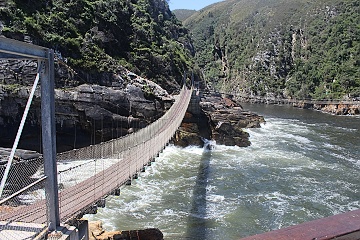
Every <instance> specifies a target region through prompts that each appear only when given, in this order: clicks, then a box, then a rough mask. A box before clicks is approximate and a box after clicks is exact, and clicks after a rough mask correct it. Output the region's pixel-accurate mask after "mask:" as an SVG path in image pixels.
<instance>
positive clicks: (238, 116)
mask: <svg viewBox="0 0 360 240" xmlns="http://www.w3.org/2000/svg"><path fill="white" fill-rule="evenodd" d="M199 99H201V100H199V106H200V108H201V111H200V114H194V113H193V112H191V109H190V110H189V109H188V112H187V114H186V115H185V118H184V120H183V123H182V125H181V127H180V129H179V130H178V132H177V134H176V137H175V140H174V142H175V144H176V145H180V146H188V145H196V146H203V145H204V139H209V140H210V139H211V140H215V141H216V143H217V144H223V145H227V146H239V147H247V146H249V145H250V141H249V134H248V133H247V132H245V131H244V130H243V129H244V128H254V127H260V123H262V122H265V120H264V118H263V117H261V116H258V115H256V114H253V113H250V112H246V111H244V110H243V108H242V107H241V106H240V105H239V104H238V103H236V102H235V101H234V100H232V99H231V98H223V97H221V95H219V94H210V95H205V96H201V97H199Z"/></svg>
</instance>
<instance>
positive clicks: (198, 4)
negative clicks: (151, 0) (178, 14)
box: [169, 0, 221, 10]
mask: <svg viewBox="0 0 360 240" xmlns="http://www.w3.org/2000/svg"><path fill="white" fill-rule="evenodd" d="M216 2H221V0H170V1H169V7H170V10H175V9H191V10H200V9H202V8H204V7H206V6H208V5H210V4H213V3H216Z"/></svg>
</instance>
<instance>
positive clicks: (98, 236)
mask: <svg viewBox="0 0 360 240" xmlns="http://www.w3.org/2000/svg"><path fill="white" fill-rule="evenodd" d="M132 239H136V240H163V239H164V236H163V234H162V232H161V231H160V230H159V229H157V228H150V229H143V230H128V231H109V232H108V231H105V230H104V229H103V227H102V222H101V221H96V222H89V240H132Z"/></svg>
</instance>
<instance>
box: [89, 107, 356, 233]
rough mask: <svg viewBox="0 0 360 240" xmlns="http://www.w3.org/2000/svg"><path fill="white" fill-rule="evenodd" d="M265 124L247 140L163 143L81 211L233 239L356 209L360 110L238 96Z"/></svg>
mask: <svg viewBox="0 0 360 240" xmlns="http://www.w3.org/2000/svg"><path fill="white" fill-rule="evenodd" d="M244 108H245V109H249V110H251V111H253V112H255V113H258V114H260V115H263V116H264V117H265V120H266V123H265V124H262V127H261V128H258V129H247V131H248V132H249V133H250V141H251V143H252V145H251V146H250V147H247V148H239V147H226V146H220V145H216V143H211V144H213V145H214V147H213V149H212V150H206V149H202V148H197V147H187V148H185V149H182V148H178V147H175V146H168V147H167V148H166V149H165V150H164V152H163V153H161V154H160V156H159V157H158V158H157V159H156V162H155V163H154V164H153V165H152V166H151V167H148V168H147V170H146V172H145V173H142V174H141V175H140V177H139V179H137V180H134V182H133V184H132V185H131V186H126V187H123V188H122V189H121V195H120V196H111V197H108V198H107V203H106V207H105V208H103V209H99V211H98V214H96V215H86V217H87V218H89V220H91V221H93V220H101V221H103V226H104V228H105V229H106V230H108V231H112V230H129V229H144V228H153V227H155V228H159V229H160V230H161V231H162V232H163V233H164V237H165V239H191V240H197V239H199V240H202V239H204V240H215V239H229V240H231V239H239V238H241V237H245V236H249V235H254V234H257V233H262V232H266V231H270V230H274V229H279V228H283V227H287V226H290V225H294V224H299V223H302V222H305V221H310V220H314V219H318V218H322V217H327V216H331V215H334V214H338V213H343V212H346V211H351V210H355V209H359V208H360V190H359V189H360V188H359V186H360V147H359V144H360V118H359V117H353V116H332V115H328V114H324V113H320V112H316V111H312V110H304V109H295V108H292V107H289V106H276V105H247V104H244Z"/></svg>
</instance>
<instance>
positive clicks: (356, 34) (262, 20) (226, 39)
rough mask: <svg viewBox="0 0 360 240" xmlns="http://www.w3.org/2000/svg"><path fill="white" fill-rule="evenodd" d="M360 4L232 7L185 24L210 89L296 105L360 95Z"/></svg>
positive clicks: (237, 2) (300, 0)
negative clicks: (296, 100)
mask: <svg viewBox="0 0 360 240" xmlns="http://www.w3.org/2000/svg"><path fill="white" fill-rule="evenodd" d="M359 5H360V3H359V1H358V0H343V1H340V0H316V1H307V0H266V1H265V0H228V1H224V2H220V3H218V4H214V5H211V6H209V7H207V8H204V9H202V10H201V11H198V12H197V13H195V14H194V15H192V16H191V17H190V18H188V19H186V20H185V21H184V25H185V26H186V27H188V28H189V29H190V30H191V32H192V35H193V39H194V45H195V49H196V52H197V53H196V60H197V62H198V64H199V66H200V67H201V68H203V70H204V75H205V79H206V81H207V82H208V84H209V85H212V86H213V87H214V88H217V89H218V90H222V91H231V92H237V93H239V92H242V93H247V94H254V95H261V96H264V95H267V96H279V97H292V98H315V99H323V98H328V99H329V98H337V99H338V98H344V97H345V98H346V97H351V98H352V97H358V96H359V95H360V14H359V12H360V8H359Z"/></svg>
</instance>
